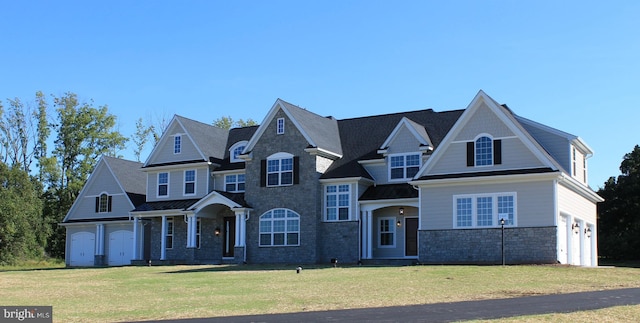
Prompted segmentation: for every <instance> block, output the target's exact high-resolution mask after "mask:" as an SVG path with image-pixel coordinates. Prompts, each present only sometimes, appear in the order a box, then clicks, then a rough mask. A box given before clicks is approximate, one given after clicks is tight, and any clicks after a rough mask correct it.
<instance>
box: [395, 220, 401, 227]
mask: <svg viewBox="0 0 640 323" xmlns="http://www.w3.org/2000/svg"><path fill="white" fill-rule="evenodd" d="M396 226H397V227H398V228H399V227H401V226H402V222H400V220H398V222H396Z"/></svg>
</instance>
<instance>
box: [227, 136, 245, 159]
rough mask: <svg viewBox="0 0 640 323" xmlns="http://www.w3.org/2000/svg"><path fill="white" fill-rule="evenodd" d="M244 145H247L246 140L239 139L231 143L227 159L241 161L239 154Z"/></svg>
mask: <svg viewBox="0 0 640 323" xmlns="http://www.w3.org/2000/svg"><path fill="white" fill-rule="evenodd" d="M245 147H247V141H246V140H244V141H239V142H236V143H235V144H233V146H231V147H230V148H229V161H231V162H232V163H237V162H243V161H244V160H242V159H240V157H239V156H240V154H242V151H243V150H244V148H245Z"/></svg>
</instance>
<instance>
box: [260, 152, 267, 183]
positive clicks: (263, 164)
mask: <svg viewBox="0 0 640 323" xmlns="http://www.w3.org/2000/svg"><path fill="white" fill-rule="evenodd" d="M265 186H267V160H266V159H263V160H261V161H260V187H265Z"/></svg>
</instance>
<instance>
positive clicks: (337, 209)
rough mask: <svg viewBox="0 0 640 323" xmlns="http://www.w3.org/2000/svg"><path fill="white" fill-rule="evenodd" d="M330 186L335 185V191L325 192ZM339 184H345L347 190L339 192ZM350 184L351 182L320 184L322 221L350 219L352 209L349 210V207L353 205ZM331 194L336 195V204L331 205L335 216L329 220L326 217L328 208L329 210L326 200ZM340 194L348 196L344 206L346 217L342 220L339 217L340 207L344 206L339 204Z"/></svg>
mask: <svg viewBox="0 0 640 323" xmlns="http://www.w3.org/2000/svg"><path fill="white" fill-rule="evenodd" d="M331 186H335V187H336V191H335V192H331V193H328V192H327V188H329V187H331ZM340 186H347V192H340ZM351 186H352V184H351V183H340V184H339V183H334V184H328V185H322V186H321V187H322V191H323V192H324V199H323V202H324V203H323V208H322V209H323V212H322V213H323V222H345V221H352V220H353V219H352V213H353V212H352V211H351V207H352V205H353V203H352V200H353V199H352V197H353V196H352V195H351V192H352V189H351ZM329 195H332V196H335V197H336V201H335V202H336V205H335V206H332V207H331V208H332V209H334V208H335V209H336V218H335V219H334V220H329V219H328V210H329V206H327V200H328V196H329ZM340 195H347V196H348V197H349V200H348V203H349V204H348V205H347V206H346V208H347V218H346V219H344V220H341V219H340V209H341V208H344V207H341V206H340Z"/></svg>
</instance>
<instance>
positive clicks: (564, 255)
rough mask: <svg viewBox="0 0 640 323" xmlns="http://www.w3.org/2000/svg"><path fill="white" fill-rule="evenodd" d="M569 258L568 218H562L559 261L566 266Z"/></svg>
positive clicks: (559, 230) (559, 233)
mask: <svg viewBox="0 0 640 323" xmlns="http://www.w3.org/2000/svg"><path fill="white" fill-rule="evenodd" d="M568 258H569V250H568V249H567V217H566V216H562V215H561V216H560V222H559V223H558V261H559V262H560V263H561V264H566V263H567V262H568Z"/></svg>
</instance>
